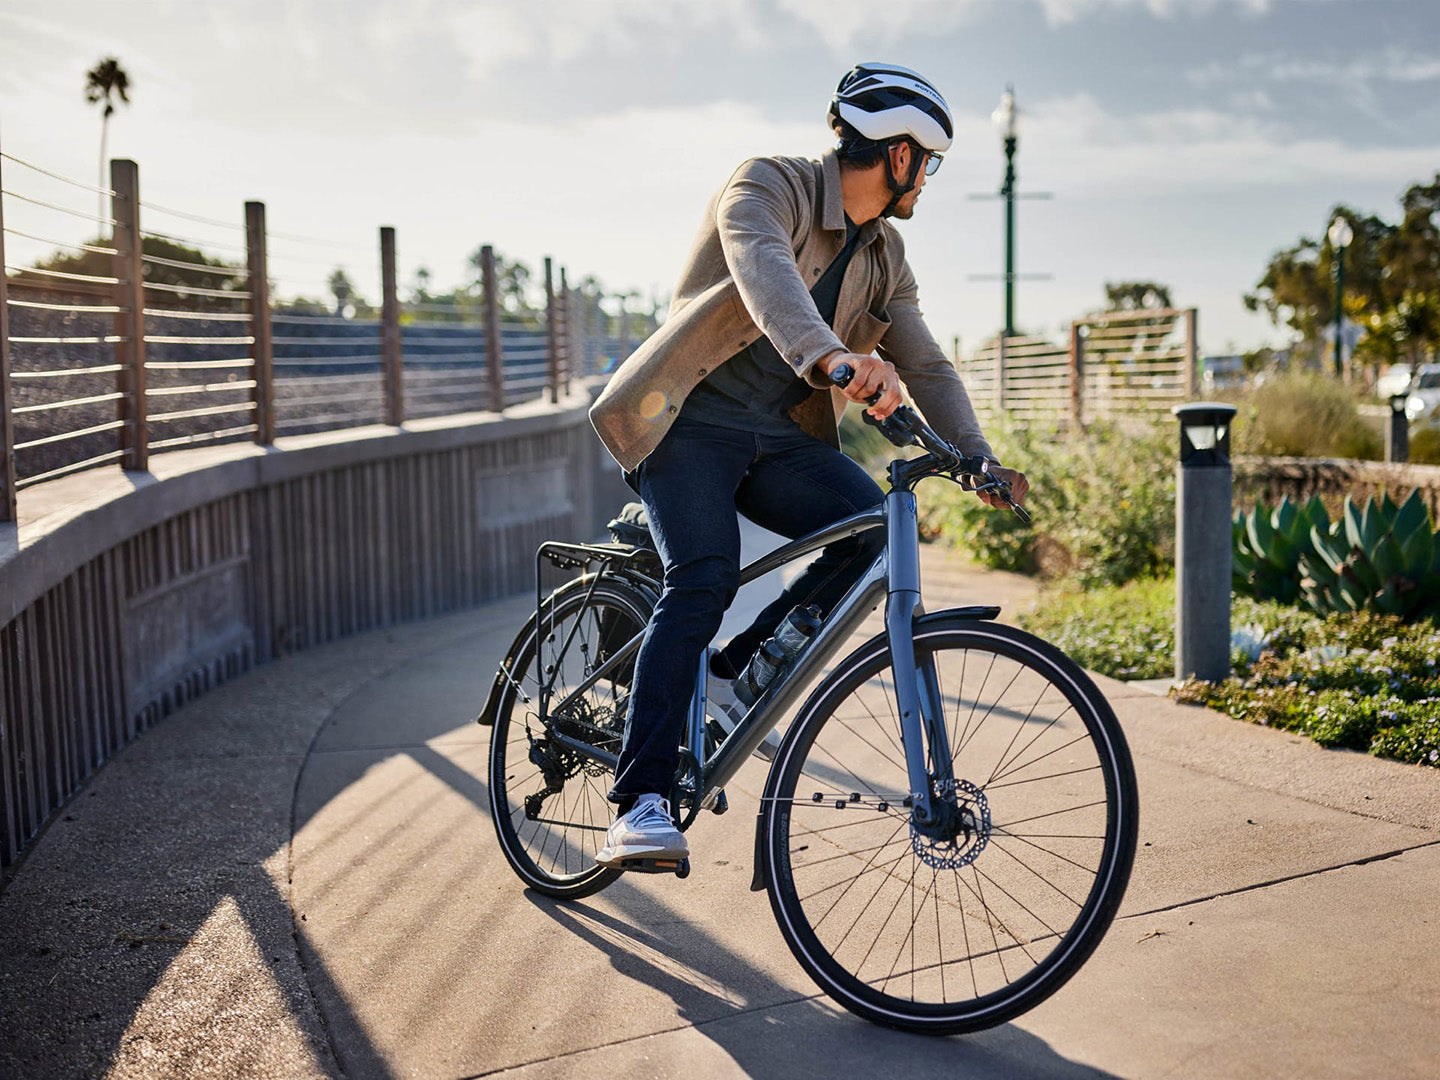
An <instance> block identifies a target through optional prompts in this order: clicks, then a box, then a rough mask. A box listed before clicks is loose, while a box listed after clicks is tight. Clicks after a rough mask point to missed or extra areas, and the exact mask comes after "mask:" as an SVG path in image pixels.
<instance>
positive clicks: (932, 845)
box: [910, 780, 990, 870]
mask: <svg viewBox="0 0 1440 1080" xmlns="http://www.w3.org/2000/svg"><path fill="white" fill-rule="evenodd" d="M934 787H935V797H936V798H948V797H949V796H950V795H952V794H953V795H954V796H955V802H956V803H957V808H956V810H955V813H956V815H957V819H956V821H955V822H954V825H955V827H954V828H953V829H950V830H947V833H949V834H950V835H947V836H940V837H935V836H926V835H924V834H923V833H921V832H920V831H919V830H918V829H917V828H916V827H915V824H914V822H911V824H910V845H911V847H912V848H913V849H914V851H915V855H916V857H918V858H919V859H920V861H921V862H923V863H924V864H925V865H926V866H933V867H935V868H936V869H937V870H958V869H960V868H961V867H962V866H969V865H970V864H971V863H972V862H974V861H975V860H976V859H977V858H979V856H980V853H981V852H982V851H984V850H985V845H986V844H988V843H990V802H989V800H988V799H986V798H985V793H984V792H983V791H981V790H980V789H979V788H978V787H976V786H975V785H974V784H972V783H970V781H968V780H942V781H937V782H936V783H935V785H934Z"/></svg>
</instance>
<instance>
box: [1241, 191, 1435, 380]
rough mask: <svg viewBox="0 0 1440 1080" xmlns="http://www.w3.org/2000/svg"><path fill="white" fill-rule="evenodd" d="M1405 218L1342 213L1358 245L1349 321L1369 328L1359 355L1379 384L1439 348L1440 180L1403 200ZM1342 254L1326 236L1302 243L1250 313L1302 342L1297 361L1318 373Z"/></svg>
mask: <svg viewBox="0 0 1440 1080" xmlns="http://www.w3.org/2000/svg"><path fill="white" fill-rule="evenodd" d="M1401 209H1402V216H1401V219H1400V221H1399V222H1398V223H1397V224H1393V225H1392V224H1389V223H1388V222H1386V221H1383V220H1382V219H1380V218H1378V217H1376V216H1374V215H1361V214H1359V213H1357V212H1355V211H1354V210H1351V209H1349V208H1348V207H1345V206H1338V207H1336V208H1335V210H1334V212H1333V213H1331V214H1330V215H1329V216H1328V217H1327V218H1326V220H1325V226H1326V228H1327V229H1328V226H1329V223H1330V222H1331V221H1333V220H1334V219H1335V217H1336V216H1337V215H1340V216H1343V217H1344V218H1345V219H1346V220H1347V221H1349V223H1350V226H1351V229H1352V230H1353V232H1354V239H1353V240H1352V241H1351V243H1350V245H1349V246H1348V247H1346V248H1345V256H1344V257H1345V295H1344V297H1343V298H1342V304H1343V308H1344V314H1345V316H1346V317H1347V318H1349V319H1351V320H1352V321H1354V322H1357V323H1359V324H1360V325H1361V326H1363V327H1364V328H1365V331H1366V336H1365V338H1364V339H1363V340H1362V341H1361V342H1360V344H1359V346H1358V347H1357V348H1356V350H1355V360H1356V362H1357V364H1359V365H1369V367H1370V369H1371V371H1370V374H1371V376H1372V377H1373V376H1374V375H1375V374H1376V373H1377V372H1378V367H1379V365H1380V364H1382V363H1393V362H1395V361H1398V360H1405V361H1408V362H1411V363H1419V362H1421V361H1423V360H1424V358H1425V357H1426V356H1427V355H1430V354H1432V353H1433V352H1434V350H1435V349H1436V347H1437V346H1440V228H1437V224H1436V213H1437V211H1440V174H1437V175H1436V177H1435V180H1434V182H1433V183H1430V184H1416V185H1414V186H1412V187H1411V188H1410V189H1409V190H1408V191H1406V192H1405V194H1404V196H1403V197H1402V198H1401ZM1335 256H1336V252H1335V250H1334V249H1333V248H1332V247H1331V246H1330V240H1329V237H1328V236H1327V235H1323V234H1322V236H1321V237H1320V239H1312V238H1310V237H1301V238H1300V240H1299V241H1298V242H1297V243H1296V244H1294V245H1293V246H1291V247H1288V248H1285V249H1284V250H1282V251H1278V252H1276V253H1275V254H1274V255H1273V256H1271V259H1270V263H1269V265H1268V266H1266V268H1265V272H1264V274H1263V275H1262V276H1261V278H1260V280H1259V281H1258V282H1257V283H1256V285H1255V288H1254V290H1253V291H1251V292H1249V293H1247V294H1245V296H1244V302H1245V306H1246V307H1247V308H1249V309H1250V310H1251V311H1264V312H1265V313H1266V314H1267V315H1268V316H1269V317H1270V321H1271V322H1272V323H1273V324H1274V325H1276V326H1280V325H1284V326H1288V327H1289V328H1290V329H1292V330H1294V331H1295V332H1296V333H1297V334H1298V335H1299V337H1300V342H1299V345H1298V347H1297V350H1296V351H1297V354H1298V355H1300V356H1302V357H1305V358H1308V359H1309V360H1310V362H1311V364H1312V365H1313V366H1319V364H1320V362H1321V361H1322V360H1323V358H1324V355H1325V352H1326V350H1327V348H1328V345H1327V331H1328V330H1329V328H1330V326H1331V325H1333V323H1334V321H1335Z"/></svg>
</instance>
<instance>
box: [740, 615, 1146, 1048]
mask: <svg viewBox="0 0 1440 1080" xmlns="http://www.w3.org/2000/svg"><path fill="white" fill-rule="evenodd" d="M915 658H916V663H917V666H918V668H919V669H920V675H921V678H922V681H923V682H927V683H928V684H929V685H930V686H931V687H932V688H934V689H938V696H939V700H940V701H941V703H942V706H943V711H944V717H943V722H944V725H945V729H946V736H947V739H948V743H949V748H950V757H951V762H950V767H949V769H945V768H943V767H938V763H937V762H935V761H933V760H932V761H931V762H930V769H929V773H930V776H931V777H932V781H931V782H932V785H933V788H934V790H932V795H936V796H939V797H941V798H942V799H943V800H945V801H948V802H949V803H950V806H951V807H952V813H951V815H950V822H951V824H950V826H949V827H948V828H947V830H944V831H942V833H941V835H936V834H935V830H933V829H932V830H928V831H927V830H921V829H917V828H916V827H915V826H914V825H913V824H912V822H911V817H910V811H909V808H908V796H909V791H908V786H909V785H908V783H907V779H906V768H905V750H904V747H903V745H902V737H901V733H900V722H899V719H898V716H897V714H896V706H895V692H894V676H893V672H892V671H891V667H890V655H889V650H888V648H887V645H886V639H885V638H884V636H883V635H882V636H880V637H877V638H874V639H872V640H870V641H868V642H866V643H865V644H864V645H862V646H861V647H860V648H859V649H858V650H856V651H855V652H854V653H853V654H851V655H850V656H849V657H848V658H846V659H845V660H844V661H842V662H841V664H840V665H839V666H838V667H837V668H836V670H835V672H834V673H833V674H832V675H831V676H830V678H828V679H827V680H826V681H825V683H823V684H822V685H821V686H820V687H819V688H818V689H817V690H816V691H815V693H814V694H813V695H812V696H811V698H810V700H809V701H808V702H806V704H805V706H804V707H803V708H802V710H801V712H800V714H799V715H798V716H797V718H796V721H795V723H794V725H793V728H792V732H791V734H790V736H789V737H788V738H787V739H786V742H785V745H784V746H783V747H782V748H781V750H780V754H779V756H778V757H777V759H776V761H775V765H774V767H773V771H772V774H771V778H770V781H769V783H768V784H767V791H766V795H767V799H766V802H765V810H764V819H763V821H762V840H763V849H762V850H763V857H764V858H765V860H766V862H767V864H768V865H767V869H768V874H767V878H768V881H769V891H770V901H771V905H772V907H773V908H774V911H775V915H776V918H777V919H778V921H779V924H780V930H781V933H782V934H783V935H784V937H785V940H786V942H787V943H788V944H789V946H790V949H791V951H792V952H793V953H794V954H795V957H796V959H797V960H799V962H800V964H801V966H803V967H804V968H805V970H806V972H807V973H808V974H809V975H810V976H811V977H812V978H813V979H814V980H815V981H816V982H817V983H818V984H819V985H820V987H821V988H822V989H823V990H825V992H826V993H827V994H829V995H830V996H831V997H832V998H834V999H835V1000H836V1001H838V1002H839V1003H840V1004H841V1005H843V1006H844V1007H845V1008H847V1009H849V1010H850V1011H852V1012H854V1013H856V1014H858V1015H860V1016H863V1017H865V1018H866V1019H869V1020H872V1021H875V1022H877V1023H881V1024H885V1025H888V1026H891V1027H898V1028H904V1029H906V1030H911V1031H921V1032H926V1033H930V1034H937V1035H938V1034H952V1033H956V1032H963V1031H973V1030H976V1029H979V1028H985V1027H991V1026H993V1025H996V1024H1000V1023H1003V1022H1004V1021H1006V1020H1009V1019H1011V1018H1012V1017H1014V1016H1016V1015H1018V1014H1020V1013H1022V1012H1024V1011H1025V1010H1027V1009H1030V1008H1032V1007H1033V1006H1035V1005H1036V1004H1038V1003H1039V1002H1041V1001H1043V1000H1044V999H1045V998H1047V997H1049V996H1050V995H1051V994H1053V993H1054V992H1055V991H1056V990H1058V989H1059V988H1060V987H1061V986H1062V985H1063V984H1064V983H1065V981H1066V980H1067V979H1069V978H1070V976H1071V975H1073V974H1074V973H1075V972H1076V970H1078V969H1079V967H1080V965H1081V964H1082V963H1084V961H1085V960H1086V958H1087V957H1089V955H1090V954H1091V953H1092V952H1093V951H1094V950H1095V947H1096V946H1097V945H1098V944H1099V943H1100V939H1101V937H1103V935H1104V933H1105V931H1106V929H1107V928H1108V927H1109V925H1110V922H1111V920H1112V919H1113V918H1114V917H1115V911H1116V909H1117V908H1118V907H1119V904H1120V899H1121V897H1122V896H1123V894H1124V892H1125V886H1126V883H1127V882H1128V880H1129V877H1130V868H1131V865H1132V863H1133V862H1134V858H1135V838H1136V828H1137V824H1138V817H1137V813H1138V805H1137V795H1136V788H1135V772H1134V766H1133V765H1132V763H1131V760H1130V752H1129V749H1128V747H1127V746H1126V743H1125V738H1124V736H1123V734H1122V733H1121V730H1120V726H1119V722H1118V721H1117V720H1116V719H1115V714H1114V712H1113V711H1112V710H1111V708H1110V706H1109V704H1108V703H1107V702H1106V701H1105V699H1104V697H1103V696H1102V695H1101V694H1100V692H1099V690H1098V689H1097V688H1096V686H1095V684H1094V683H1093V682H1092V681H1091V679H1090V678H1089V677H1088V676H1087V675H1086V674H1085V673H1084V672H1083V671H1082V670H1081V669H1080V668H1079V667H1078V666H1076V665H1075V664H1074V663H1073V662H1072V661H1070V660H1069V659H1067V658H1066V657H1065V656H1064V655H1063V654H1061V653H1060V652H1059V651H1057V650H1056V649H1054V648H1053V647H1051V646H1049V645H1047V644H1045V643H1044V642H1042V641H1039V640H1038V639H1036V638H1034V637H1032V636H1031V635H1029V634H1026V633H1024V632H1022V631H1019V630H1015V629H1013V628H1010V627H1007V626H1002V625H997V624H993V623H979V622H976V621H975V620H973V619H964V618H960V617H956V616H948V615H945V614H943V613H942V614H939V615H936V616H932V617H930V618H927V619H922V620H921V621H920V622H919V623H918V625H917V631H916V634H915ZM932 673H933V681H932V680H931V674H932ZM927 749H929V748H927ZM936 777H944V779H941V780H936V779H935V778H936Z"/></svg>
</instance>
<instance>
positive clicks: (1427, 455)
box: [1410, 427, 1440, 465]
mask: <svg viewBox="0 0 1440 1080" xmlns="http://www.w3.org/2000/svg"><path fill="white" fill-rule="evenodd" d="M1410 460H1411V461H1413V462H1415V463H1416V464H1417V465H1440V427H1423V428H1421V429H1420V430H1419V431H1415V432H1412V433H1411V435H1410Z"/></svg>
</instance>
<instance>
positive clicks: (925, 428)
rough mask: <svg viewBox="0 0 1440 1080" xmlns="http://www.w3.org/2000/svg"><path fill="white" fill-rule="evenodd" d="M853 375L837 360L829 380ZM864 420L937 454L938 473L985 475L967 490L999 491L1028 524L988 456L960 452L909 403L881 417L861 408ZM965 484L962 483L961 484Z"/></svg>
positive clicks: (843, 382)
mask: <svg viewBox="0 0 1440 1080" xmlns="http://www.w3.org/2000/svg"><path fill="white" fill-rule="evenodd" d="M854 377H855V369H854V368H852V367H851V366H850V365H849V364H837V365H836V366H835V369H834V370H833V371H832V372H831V373H830V381H831V382H832V383H834V384H835V385H836V386H838V387H840V388H842V389H843V388H844V387H846V386H849V385H850V380H851V379H853V378H854ZM880 397H881V392H880V391H876V393H874V394H873V395H871V396H870V397H869V398H867V399H866V401H865V404H866V405H874V404H875V403H876V402H877V401H879V400H880ZM860 415H861V417H862V418H863V419H864V421H865V423H867V424H869V425H870V426H871V427H873V428H877V429H879V431H880V434H882V435H884V436H885V438H887V439H888V440H890V442H892V443H893V444H894V445H896V446H914V445H916V444H919V445H920V446H923V447H924V448H925V449H926V450H928V451H929V452H930V453H931V454H933V455H934V456H935V457H937V458H939V459H940V461H941V463H942V467H941V468H939V469H937V470H936V471H937V472H941V473H955V474H959V475H964V476H973V477H976V478H977V479H978V478H982V477H983V478H984V480H985V481H986V482H985V483H983V484H977V485H975V486H974V487H970V488H967V490H970V491H993V492H995V493H996V494H997V495H999V496H1000V497H1001V498H1002V499H1003V500H1004V501H1005V505H1006V506H1008V507H1009V508H1010V509H1011V511H1013V512H1014V514H1015V516H1016V517H1018V518H1019V519H1020V520H1021V521H1023V522H1024V523H1025V524H1026V525H1029V524H1030V514H1029V513H1028V512H1027V511H1026V510H1025V508H1024V507H1022V506H1021V505H1020V504H1019V503H1017V502H1016V501H1015V500H1014V498H1013V497H1012V496H1011V494H1010V483H1009V481H1006V480H1001V479H1000V478H999V477H998V476H994V475H992V474H991V472H990V466H991V465H992V464H996V463H994V462H991V460H990V459H989V458H985V457H980V456H974V457H968V456H966V455H965V454H962V453H960V451H959V450H957V449H956V448H955V446H954V445H953V444H952V443H950V442H949V441H948V440H946V439H944V438H942V437H941V436H940V434H939V433H938V432H936V431H935V429H934V428H932V427H931V426H930V425H929V424H927V423H926V422H925V421H924V420H922V419H921V418H920V414H919V413H917V412H916V411H915V410H914V409H912V408H910V406H909V405H900V406H898V407H897V408H896V409H895V411H894V412H892V413H891V414H890V415H889V416H887V417H886V418H885V419H883V420H880V419H877V418H876V417H874V416H871V415H870V412H869V410H868V409H866V410H863V411H862V412H861V414H860ZM962 486H964V485H962Z"/></svg>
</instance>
